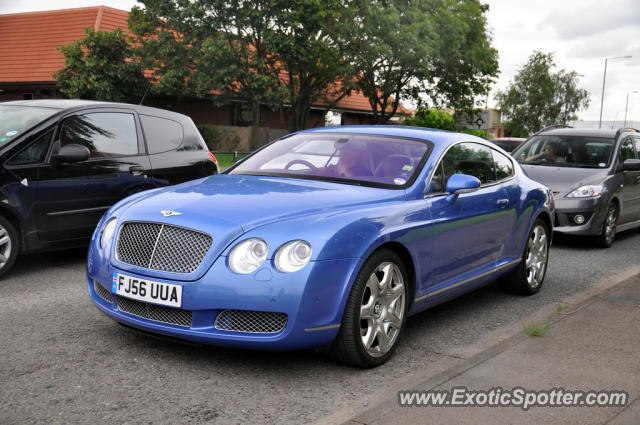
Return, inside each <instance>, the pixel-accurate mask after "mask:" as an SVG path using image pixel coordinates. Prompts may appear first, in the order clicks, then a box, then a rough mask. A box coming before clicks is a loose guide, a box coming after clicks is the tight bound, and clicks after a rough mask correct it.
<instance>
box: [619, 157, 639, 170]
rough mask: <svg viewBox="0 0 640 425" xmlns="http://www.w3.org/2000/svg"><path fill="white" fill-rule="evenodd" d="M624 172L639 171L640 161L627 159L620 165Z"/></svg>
mask: <svg viewBox="0 0 640 425" xmlns="http://www.w3.org/2000/svg"><path fill="white" fill-rule="evenodd" d="M622 169H623V170H624V171H640V159H627V160H625V161H624V162H623V163H622Z"/></svg>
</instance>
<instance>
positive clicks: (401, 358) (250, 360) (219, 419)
mask: <svg viewBox="0 0 640 425" xmlns="http://www.w3.org/2000/svg"><path fill="white" fill-rule="evenodd" d="M638 253H640V234H639V233H638V232H635V231H631V232H627V233H624V234H621V235H619V236H618V240H617V241H616V243H615V244H614V246H613V247H612V248H610V249H607V250H602V249H598V248H594V247H592V246H591V245H589V243H588V242H586V241H585V240H583V239H579V238H556V241H555V244H554V246H553V247H552V250H551V260H550V266H549V267H550V268H549V271H548V275H547V278H546V281H545V285H544V287H543V288H542V290H541V292H540V293H539V294H537V295H535V296H533V297H520V296H515V295H509V294H504V293H502V292H500V291H499V290H498V289H497V288H495V287H487V288H484V289H481V290H479V291H476V292H474V293H472V294H469V295H467V296H464V297H462V298H459V299H457V300H455V301H452V302H449V303H447V304H444V305H442V306H440V307H437V308H435V309H433V310H430V311H427V312H425V313H422V314H419V315H417V316H413V317H412V318H410V319H409V321H408V328H407V332H406V333H405V335H404V338H403V340H402V341H401V345H400V347H399V349H398V352H397V353H396V355H395V356H394V358H392V359H391V361H390V362H389V363H387V364H386V365H384V366H381V367H379V368H377V369H373V370H358V369H353V368H350V367H346V366H342V365H339V364H336V363H333V362H332V361H331V360H329V359H328V358H327V356H326V355H325V354H324V353H322V352H319V351H305V352H284V353H281V352H255V351H241V350H231V349H223V348H203V347H197V346H188V345H183V344H178V343H173V342H168V341H165V340H159V339H155V338H152V337H149V336H146V335H142V334H139V333H137V332H134V331H131V330H129V329H126V328H123V327H121V326H119V325H118V324H116V323H115V322H113V321H111V320H110V319H108V318H107V317H106V316H103V315H102V314H101V313H99V312H98V310H97V309H96V308H95V307H94V306H93V305H92V304H91V302H90V301H89V298H88V295H87V290H86V283H85V279H84V267H85V266H84V255H85V252H84V250H76V251H66V252H57V253H47V254H39V255H32V256H25V257H22V258H19V259H18V261H17V264H16V266H15V269H14V270H13V271H12V272H11V274H10V275H9V276H7V277H5V278H4V279H3V280H1V281H0V300H1V307H0V382H1V385H0V423H1V424H28V423H47V424H51V423H65V424H68V423H154V424H155V423H224V424H227V423H243V424H244V423H265V422H267V423H282V422H285V421H286V422H292V423H308V422H310V421H313V420H318V419H320V420H321V419H322V418H324V417H326V416H327V415H330V414H332V413H334V412H335V411H336V410H339V409H344V408H345V406H349V404H350V403H361V400H363V399H364V398H366V396H367V395H369V394H373V393H375V392H377V391H380V390H382V389H384V388H385V386H387V385H396V386H397V385H398V383H402V382H403V380H407V379H410V378H411V376H412V375H413V374H414V373H415V372H416V371H425V370H429V368H430V366H432V365H435V364H437V362H439V361H442V359H443V358H447V357H450V358H459V357H461V356H464V355H465V352H466V350H468V349H469V347H471V346H474V345H477V344H481V343H482V342H483V340H486V339H489V338H490V337H493V338H495V334H496V332H499V331H500V330H501V329H503V328H507V327H509V326H511V327H513V326H514V325H518V326H520V324H522V322H523V320H525V318H526V317H527V316H529V315H531V314H534V313H535V312H536V311H539V310H540V309H542V308H544V307H546V308H548V307H549V306H550V305H562V304H563V303H564V302H565V301H564V300H566V299H567V298H568V297H570V296H572V295H575V294H578V293H580V292H583V291H585V290H587V289H588V288H591V287H593V286H594V285H596V284H597V283H598V282H600V281H602V280H604V279H607V278H608V277H610V276H611V275H614V274H618V273H620V272H623V271H625V270H629V269H630V268H632V267H634V266H635V267H637V264H638V255H639V254H638Z"/></svg>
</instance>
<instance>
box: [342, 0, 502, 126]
mask: <svg viewBox="0 0 640 425" xmlns="http://www.w3.org/2000/svg"><path fill="white" fill-rule="evenodd" d="M352 10H353V12H352V13H353V14H354V17H353V19H352V20H353V25H352V30H351V33H352V35H351V36H350V37H349V38H350V39H351V40H352V42H351V43H350V44H351V48H350V51H351V52H352V53H351V54H352V61H353V62H354V64H355V69H356V70H358V71H360V73H361V74H360V77H359V79H358V87H359V88H360V90H362V92H363V93H364V95H365V96H366V97H367V98H368V99H369V103H370V104H371V107H372V109H373V111H374V120H375V121H376V122H378V123H385V122H386V121H388V120H389V118H391V117H392V116H393V115H394V114H395V112H396V111H397V108H398V105H399V101H400V100H401V99H403V98H404V99H414V100H418V101H420V100H422V101H423V102H424V99H422V97H421V96H423V95H426V96H427V97H428V98H429V100H431V103H433V104H435V105H437V106H449V107H453V108H456V109H461V108H462V109H468V110H470V109H472V108H473V106H474V97H475V96H476V95H478V94H484V93H486V92H487V91H488V86H489V84H490V83H491V82H492V81H493V77H495V76H496V74H497V72H498V62H497V51H496V50H495V49H494V48H492V47H491V42H490V38H489V35H488V30H487V23H486V18H485V16H484V13H485V12H486V11H487V10H488V7H487V6H484V5H481V4H480V2H479V1H478V0H462V1H458V0H417V1H408V0H373V1H372V0H354V1H353V5H352Z"/></svg>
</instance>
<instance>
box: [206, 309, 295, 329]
mask: <svg viewBox="0 0 640 425" xmlns="http://www.w3.org/2000/svg"><path fill="white" fill-rule="evenodd" d="M285 326H287V315H286V314H285V313H271V312H268V311H248V310H223V311H222V312H220V314H218V317H216V323H215V328H216V329H218V330H222V331H232V332H249V333H265V334H272V333H276V332H280V331H281V330H283V329H284V327H285Z"/></svg>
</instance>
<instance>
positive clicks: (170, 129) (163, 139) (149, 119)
mask: <svg viewBox="0 0 640 425" xmlns="http://www.w3.org/2000/svg"><path fill="white" fill-rule="evenodd" d="M140 121H141V122H142V130H144V137H145V139H146V140H147V149H148V150H149V153H150V154H154V153H160V152H167V151H170V150H173V149H176V148H177V147H178V146H180V145H181V144H182V139H183V138H184V130H183V128H182V125H181V124H180V123H179V122H176V121H173V120H169V119H165V118H158V117H153V116H151V115H140Z"/></svg>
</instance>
